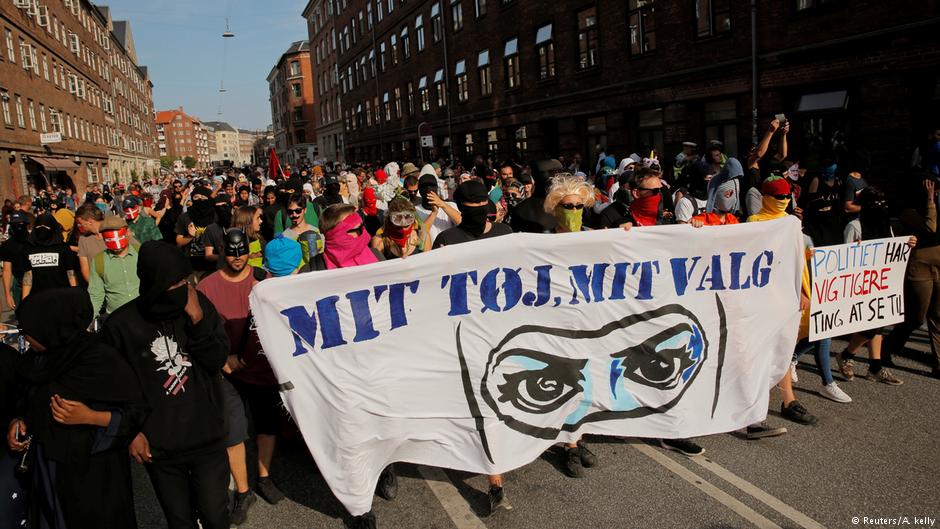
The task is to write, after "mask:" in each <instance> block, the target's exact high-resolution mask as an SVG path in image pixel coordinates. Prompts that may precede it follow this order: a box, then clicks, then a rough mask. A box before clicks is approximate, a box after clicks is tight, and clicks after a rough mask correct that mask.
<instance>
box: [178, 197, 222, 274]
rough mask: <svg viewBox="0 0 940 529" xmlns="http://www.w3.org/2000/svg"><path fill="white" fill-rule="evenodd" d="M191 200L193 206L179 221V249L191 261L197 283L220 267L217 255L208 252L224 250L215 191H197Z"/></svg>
mask: <svg viewBox="0 0 940 529" xmlns="http://www.w3.org/2000/svg"><path fill="white" fill-rule="evenodd" d="M192 198H193V204H192V206H190V207H189V209H188V210H186V211H185V212H183V213H182V214H181V215H180V216H179V219H177V221H176V245H177V246H179V247H180V248H181V249H182V250H183V253H185V254H186V255H187V256H188V257H189V262H190V266H191V267H192V269H193V272H194V274H195V277H196V279H197V280H198V279H201V278H202V277H204V276H205V275H207V274H208V273H210V272H212V271H214V270H215V269H216V268H217V267H218V255H217V254H214V253H212V250H207V249H208V248H221V247H222V228H221V226H219V224H218V221H219V218H218V216H217V214H216V211H217V210H216V206H215V203H214V201H213V198H212V190H211V189H209V188H208V187H205V186H199V187H196V188H195V189H193V192H192Z"/></svg>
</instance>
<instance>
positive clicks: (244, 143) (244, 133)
mask: <svg viewBox="0 0 940 529" xmlns="http://www.w3.org/2000/svg"><path fill="white" fill-rule="evenodd" d="M260 134H261V133H260V132H258V131H251V130H245V129H238V155H239V157H240V159H241V164H239V165H250V164H254V163H255V160H254V146H255V140H257V139H258V137H259V135H260Z"/></svg>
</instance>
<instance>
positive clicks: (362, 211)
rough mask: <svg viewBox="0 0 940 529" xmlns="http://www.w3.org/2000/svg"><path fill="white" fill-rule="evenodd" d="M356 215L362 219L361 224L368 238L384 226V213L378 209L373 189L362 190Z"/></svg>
mask: <svg viewBox="0 0 940 529" xmlns="http://www.w3.org/2000/svg"><path fill="white" fill-rule="evenodd" d="M358 213H359V216H360V217H362V222H363V224H364V225H365V227H366V231H367V232H368V233H369V236H370V237H372V236H374V235H375V234H376V233H378V231H379V229H380V228H381V227H382V225H384V224H385V212H384V211H382V210H380V209H379V207H378V201H377V200H376V199H375V188H372V187H367V188H365V189H363V190H362V198H361V200H360V201H359V211H358Z"/></svg>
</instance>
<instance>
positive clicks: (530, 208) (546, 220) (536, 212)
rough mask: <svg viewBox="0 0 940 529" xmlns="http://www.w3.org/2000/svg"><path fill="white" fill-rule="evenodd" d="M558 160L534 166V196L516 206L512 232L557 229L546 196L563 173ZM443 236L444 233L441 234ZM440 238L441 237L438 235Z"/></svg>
mask: <svg viewBox="0 0 940 529" xmlns="http://www.w3.org/2000/svg"><path fill="white" fill-rule="evenodd" d="M563 170H564V169H563V168H562V165H561V162H559V161H558V160H540V161H538V162H535V163H534V164H533V171H532V180H533V184H534V185H533V187H532V194H531V196H529V198H527V199H525V200H523V201H522V202H520V203H519V205H518V206H516V209H515V211H513V215H512V224H511V226H512V231H514V232H525V233H548V232H550V231H552V230H554V229H555V217H553V216H551V215H549V214H548V213H546V212H545V207H544V204H545V194H546V192H547V191H548V186H549V184H550V183H551V179H552V176H554V175H555V174H556V173H559V172H561V171H563ZM441 235H443V233H442V234H441ZM438 237H440V235H438Z"/></svg>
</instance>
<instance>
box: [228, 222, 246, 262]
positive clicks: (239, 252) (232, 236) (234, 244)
mask: <svg viewBox="0 0 940 529" xmlns="http://www.w3.org/2000/svg"><path fill="white" fill-rule="evenodd" d="M248 252H249V250H248V239H247V238H246V237H245V232H243V231H242V230H240V229H238V228H232V229H231V230H228V231H227V232H226V233H225V255H226V256H227V257H235V258H238V257H241V256H243V255H248Z"/></svg>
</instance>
